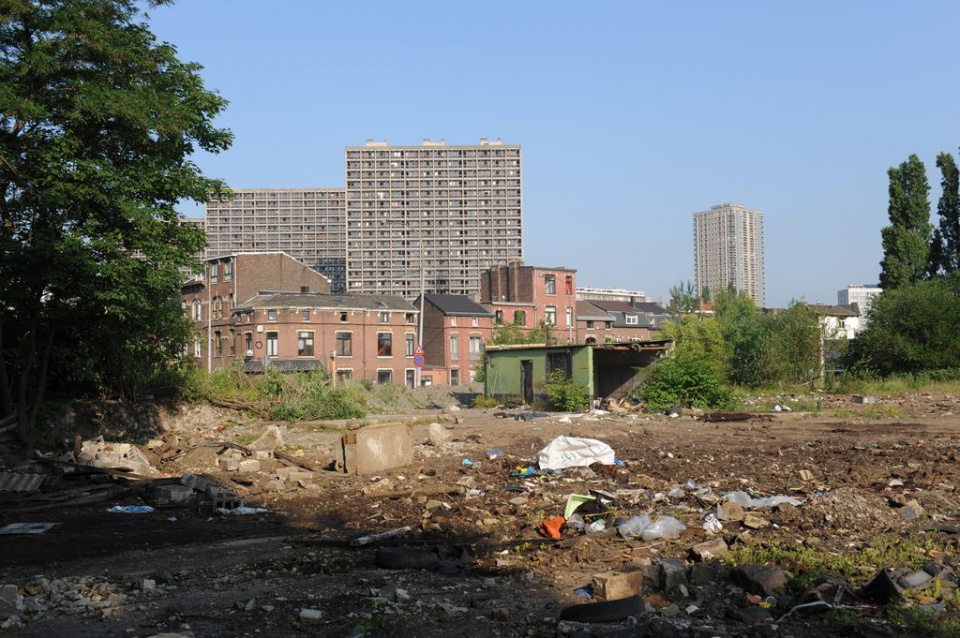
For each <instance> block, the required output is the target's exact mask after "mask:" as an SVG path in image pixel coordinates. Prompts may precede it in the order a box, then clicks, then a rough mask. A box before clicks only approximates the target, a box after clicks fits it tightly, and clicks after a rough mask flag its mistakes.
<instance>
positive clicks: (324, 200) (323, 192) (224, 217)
mask: <svg viewBox="0 0 960 638" xmlns="http://www.w3.org/2000/svg"><path fill="white" fill-rule="evenodd" d="M232 191H233V197H232V198H231V199H229V200H226V201H212V202H208V203H207V207H206V217H205V220H204V227H205V229H206V233H207V252H206V256H207V258H210V257H217V256H219V255H225V254H228V253H234V252H260V251H269V252H275V251H280V252H284V253H286V254H288V255H290V256H291V257H293V258H294V259H296V260H297V261H300V262H301V263H303V264H306V265H307V266H309V267H311V268H313V269H314V270H316V271H318V272H320V273H323V274H324V275H326V276H327V277H328V278H329V279H330V288H331V291H332V292H342V291H343V290H344V288H345V287H346V259H345V257H346V243H345V235H346V225H345V220H344V214H345V210H346V208H345V206H344V201H345V197H344V189H342V188H282V189H281V188H234V189H232Z"/></svg>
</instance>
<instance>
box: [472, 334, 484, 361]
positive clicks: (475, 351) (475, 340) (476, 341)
mask: <svg viewBox="0 0 960 638" xmlns="http://www.w3.org/2000/svg"><path fill="white" fill-rule="evenodd" d="M482 351H483V339H481V338H480V337H470V359H471V360H473V361H476V360H477V359H479V358H480V353H481V352H482Z"/></svg>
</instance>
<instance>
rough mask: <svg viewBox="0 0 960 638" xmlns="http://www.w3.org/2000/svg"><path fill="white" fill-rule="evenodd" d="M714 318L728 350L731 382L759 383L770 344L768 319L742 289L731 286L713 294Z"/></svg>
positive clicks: (764, 380) (748, 384)
mask: <svg viewBox="0 0 960 638" xmlns="http://www.w3.org/2000/svg"><path fill="white" fill-rule="evenodd" d="M715 310H716V318H717V324H718V325H719V327H720V333H721V334H722V335H723V340H724V343H725V344H726V347H727V351H728V352H729V362H728V375H729V379H730V382H731V383H734V384H737V385H746V386H754V387H755V386H760V385H763V384H764V383H765V382H766V381H767V379H766V378H765V359H766V357H767V353H768V351H769V346H770V338H771V332H770V322H769V321H768V320H767V318H766V317H765V316H764V315H763V314H762V313H761V312H760V309H759V308H757V306H756V304H755V303H754V302H753V300H752V299H751V298H750V297H749V295H747V293H746V292H745V291H742V290H741V291H739V292H738V291H737V290H736V289H735V288H733V287H732V286H731V287H730V288H729V289H727V290H725V291H723V292H721V293H720V294H719V295H717V299H716V306H715Z"/></svg>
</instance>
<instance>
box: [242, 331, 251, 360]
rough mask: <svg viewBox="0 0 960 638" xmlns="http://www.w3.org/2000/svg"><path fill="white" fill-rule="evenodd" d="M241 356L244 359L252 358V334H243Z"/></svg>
mask: <svg viewBox="0 0 960 638" xmlns="http://www.w3.org/2000/svg"><path fill="white" fill-rule="evenodd" d="M243 356H245V357H252V356H253V333H252V332H244V333H243Z"/></svg>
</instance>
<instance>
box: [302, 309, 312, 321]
mask: <svg viewBox="0 0 960 638" xmlns="http://www.w3.org/2000/svg"><path fill="white" fill-rule="evenodd" d="M300 321H304V322H306V321H310V311H309V310H301V311H300Z"/></svg>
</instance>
